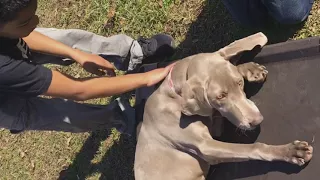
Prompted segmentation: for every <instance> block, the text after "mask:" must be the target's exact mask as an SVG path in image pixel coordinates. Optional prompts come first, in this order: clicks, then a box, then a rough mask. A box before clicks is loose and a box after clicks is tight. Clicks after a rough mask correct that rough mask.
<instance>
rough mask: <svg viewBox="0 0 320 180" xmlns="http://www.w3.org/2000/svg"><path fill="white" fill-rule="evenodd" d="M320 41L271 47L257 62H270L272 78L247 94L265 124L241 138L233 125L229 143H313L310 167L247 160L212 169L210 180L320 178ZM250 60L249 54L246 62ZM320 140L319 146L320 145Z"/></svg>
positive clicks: (225, 135) (228, 131)
mask: <svg viewBox="0 0 320 180" xmlns="http://www.w3.org/2000/svg"><path fill="white" fill-rule="evenodd" d="M319 41H320V39H319V37H315V38H309V39H304V40H299V41H290V42H286V43H280V44H275V45H271V46H266V47H264V48H263V50H262V51H261V52H260V53H259V54H258V55H257V56H256V57H255V58H254V61H255V62H258V63H260V64H264V65H265V66H266V67H267V69H268V71H269V75H268V79H267V81H266V82H265V83H264V84H263V85H262V87H261V85H260V86H259V85H256V84H246V92H247V95H248V96H249V97H250V99H252V100H253V101H254V102H256V103H257V106H258V107H259V109H260V111H261V113H262V114H263V115H264V122H263V123H262V124H261V126H260V128H259V129H257V130H255V131H253V132H247V133H246V135H243V134H242V135H241V134H240V133H237V132H236V131H235V127H234V126H233V125H231V124H230V123H227V125H226V127H225V130H224V133H223V136H222V140H223V141H227V142H238V143H252V142H255V141H259V142H263V143H267V144H276V145H280V144H286V143H289V142H292V141H293V140H297V139H298V140H306V141H309V142H310V141H312V139H313V138H314V140H315V141H314V144H313V146H314V157H313V159H312V161H311V162H310V163H309V164H308V165H307V166H306V167H304V168H299V167H297V166H294V165H290V164H287V163H281V162H273V163H268V162H262V161H247V162H242V163H226V164H220V165H217V166H212V167H211V170H210V173H209V175H208V178H207V179H208V180H231V179H241V180H289V179H290V180H318V179H320V155H319V153H320V152H319V148H320V46H319ZM244 59H246V60H250V58H249V56H248V57H247V58H244ZM318 141H319V142H318Z"/></svg>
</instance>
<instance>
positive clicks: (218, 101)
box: [134, 33, 313, 180]
mask: <svg viewBox="0 0 320 180" xmlns="http://www.w3.org/2000/svg"><path fill="white" fill-rule="evenodd" d="M266 43H267V37H266V36H265V35H264V34H262V33H257V34H254V35H251V36H248V37H246V38H243V39H240V40H238V41H235V42H233V43H232V44H230V45H228V46H226V47H224V48H222V49H220V50H219V51H217V52H214V53H202V54H197V55H193V56H190V57H187V58H184V59H182V60H180V61H178V62H177V63H176V64H175V65H174V66H173V68H172V71H171V72H170V74H169V75H168V77H167V78H166V79H165V80H164V81H163V82H162V84H161V85H160V86H159V88H158V89H157V90H156V91H155V92H153V93H152V95H151V96H150V97H149V98H148V99H147V101H146V105H145V111H144V117H143V122H142V123H141V124H140V125H139V126H138V133H137V136H138V137H137V140H138V142H137V148H136V155H135V164H134V171H135V178H136V179H137V180H200V179H201V180H202V179H205V177H206V175H207V172H208V170H209V166H210V164H216V163H218V162H234V161H243V160H263V161H285V162H289V163H293V164H297V165H300V166H302V165H304V164H305V163H306V162H308V161H310V160H311V158H312V153H313V148H312V147H311V146H310V145H308V143H307V142H301V141H293V142H292V143H289V144H285V145H267V144H263V143H254V144H232V143H225V142H220V141H216V140H214V139H213V138H212V136H211V132H210V129H211V126H212V118H211V117H212V114H213V113H214V112H215V111H219V112H220V114H221V115H222V116H224V117H226V118H227V119H228V120H229V121H231V122H232V123H233V124H234V125H236V126H238V127H239V128H241V129H245V130H250V129H253V128H254V127H256V126H257V125H259V124H260V123H261V122H262V120H263V116H262V115H261V113H260V112H259V110H258V108H257V106H256V105H255V104H254V103H253V102H252V101H250V100H249V99H247V98H246V95H245V93H244V91H243V86H244V79H246V80H248V81H249V82H250V81H251V82H259V81H264V80H265V78H266V75H267V71H266V69H265V67H264V66H261V65H258V64H256V63H253V62H251V63H246V64H242V65H238V66H234V65H233V64H231V63H230V62H229V60H230V59H231V58H233V57H236V56H237V55H239V54H240V53H241V52H243V51H247V50H252V49H253V48H254V47H256V46H258V45H259V46H261V47H262V46H264V45H265V44H266Z"/></svg>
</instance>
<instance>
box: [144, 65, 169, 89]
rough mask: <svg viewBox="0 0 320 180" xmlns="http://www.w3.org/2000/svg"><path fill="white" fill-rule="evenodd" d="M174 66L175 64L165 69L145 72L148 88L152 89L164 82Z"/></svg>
mask: <svg viewBox="0 0 320 180" xmlns="http://www.w3.org/2000/svg"><path fill="white" fill-rule="evenodd" d="M173 66H174V63H173V64H170V65H168V66H167V67H165V68H158V69H154V70H152V71H149V72H145V73H144V74H145V75H146V76H145V77H146V81H147V83H146V84H147V86H149V87H150V86H153V85H155V84H157V83H159V82H160V81H162V80H163V79H164V78H165V77H167V75H168V74H169V72H170V70H171V68H172V67H173Z"/></svg>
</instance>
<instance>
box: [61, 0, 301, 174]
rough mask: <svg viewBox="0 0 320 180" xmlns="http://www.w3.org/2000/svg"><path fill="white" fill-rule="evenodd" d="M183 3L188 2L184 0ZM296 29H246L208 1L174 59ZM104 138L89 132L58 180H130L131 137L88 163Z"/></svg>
mask: <svg viewBox="0 0 320 180" xmlns="http://www.w3.org/2000/svg"><path fill="white" fill-rule="evenodd" d="M183 3H188V1H184V2H183ZM175 23H178V22H169V25H170V26H174V25H175ZM299 28H301V25H297V26H291V27H286V26H281V25H277V24H274V26H272V28H271V29H246V28H243V27H241V26H239V25H238V24H236V23H235V22H234V21H233V20H232V19H231V17H230V15H229V13H228V12H227V10H226V9H225V7H224V6H223V4H222V2H221V1H219V0H208V1H206V3H205V5H204V7H203V9H202V11H201V13H200V15H199V16H198V19H197V20H196V21H195V22H193V23H192V24H191V26H190V28H189V30H188V33H187V34H186V38H185V40H184V41H183V42H182V43H181V44H180V45H179V47H178V52H177V53H176V56H175V58H176V59H177V58H183V57H186V56H189V55H192V54H196V53H201V52H213V51H216V50H218V49H219V48H221V47H223V46H225V45H227V44H229V43H231V42H233V41H234V40H236V39H239V38H243V37H245V36H248V35H251V34H253V33H255V32H259V31H262V32H264V33H265V34H266V35H267V37H268V38H269V44H270V43H277V42H283V41H286V40H288V39H289V38H290V37H292V36H293V35H294V34H295V32H296V31H297V30H298V29H299ZM172 34H174V33H172ZM107 136H108V134H107V133H105V134H103V133H102V134H101V133H98V134H97V133H93V134H92V135H91V136H90V138H88V140H87V142H86V143H85V144H84V146H83V148H82V150H81V151H80V152H79V153H78V155H77V156H76V158H75V160H74V162H73V163H72V164H71V165H70V166H69V167H68V168H67V169H66V170H64V171H63V172H61V174H60V178H59V179H61V180H62V179H63V180H64V179H68V180H69V179H85V177H88V176H90V175H92V174H93V173H101V174H102V175H101V176H100V179H101V180H102V179H108V180H110V179H113V180H117V179H121V180H127V179H134V178H133V162H134V152H135V139H134V138H131V139H130V138H126V137H121V138H120V141H119V143H116V144H114V145H113V146H112V147H111V148H110V149H109V150H108V151H107V153H106V154H105V156H104V157H103V159H102V161H101V162H99V163H98V164H92V163H91V160H92V159H93V158H94V156H95V154H96V152H97V151H98V149H99V147H100V143H101V142H102V141H105V140H106V138H107Z"/></svg>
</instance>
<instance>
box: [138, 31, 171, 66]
mask: <svg viewBox="0 0 320 180" xmlns="http://www.w3.org/2000/svg"><path fill="white" fill-rule="evenodd" d="M137 41H138V43H139V44H140V46H141V47H142V52H143V55H144V60H142V64H149V63H156V62H158V61H157V59H159V58H161V59H163V58H168V57H171V56H172V55H173V54H174V53H175V42H174V39H173V37H171V36H169V35H167V34H157V35H154V36H152V37H151V38H149V39H147V38H144V37H139V38H138V40H137Z"/></svg>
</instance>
